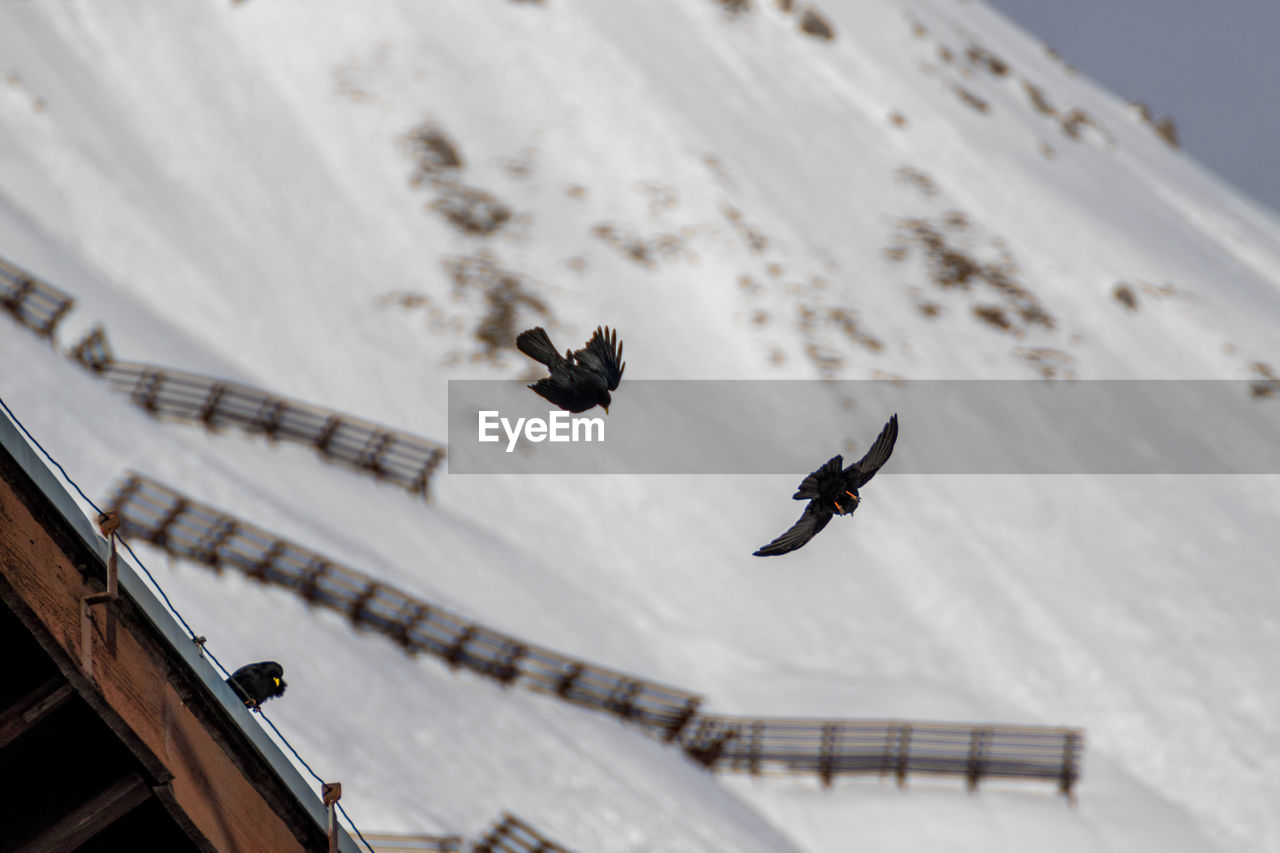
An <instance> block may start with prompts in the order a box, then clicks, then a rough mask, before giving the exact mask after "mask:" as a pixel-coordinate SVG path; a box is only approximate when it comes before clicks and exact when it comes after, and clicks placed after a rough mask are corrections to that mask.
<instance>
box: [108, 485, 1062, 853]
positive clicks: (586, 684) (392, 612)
mask: <svg viewBox="0 0 1280 853" xmlns="http://www.w3.org/2000/svg"><path fill="white" fill-rule="evenodd" d="M108 504H109V506H111V507H112V508H114V509H116V510H118V511H119V512H120V522H121V533H122V534H123V535H125V536H126V537H136V538H138V539H142V540H146V541H148V542H150V543H152V544H154V545H156V546H157V547H160V548H162V549H164V550H165V551H167V552H168V553H169V554H171V555H173V556H175V557H179V558H185V559H189V560H192V561H194V562H196V563H199V564H202V565H206V566H210V567H212V568H214V569H215V570H219V571H220V570H222V569H224V568H233V569H236V570H238V571H241V572H243V573H245V574H246V575H248V576H250V577H252V578H255V579H257V580H259V581H261V582H262V583H267V584H273V585H275V586H280V587H283V588H285V589H288V590H290V591H292V592H293V593H295V594H296V595H298V596H300V597H301V598H302V599H303V600H304V601H306V602H308V603H309V604H313V605H319V606H323V607H327V608H329V609H331V610H336V611H338V612H340V613H343V614H345V615H347V616H348V618H350V620H351V622H352V624H353V625H354V626H355V627H357V628H364V629H369V630H374V631H378V632H379V633H382V634H384V635H386V636H388V637H389V638H391V639H392V640H393V641H395V642H396V643H397V644H399V645H400V646H401V647H402V648H403V649H405V651H407V652H409V653H411V654H412V653H417V652H426V653H429V654H433V655H435V656H437V657H439V658H441V659H442V660H444V661H445V663H446V664H448V665H449V666H450V667H453V668H465V669H468V670H470V671H472V672H475V673H478V674H480V675H484V676H487V677H489V678H493V679H495V680H497V681H499V682H500V683H502V684H503V685H514V684H519V685H522V686H525V687H528V688H530V689H532V690H536V691H539V692H542V693H548V694H551V695H554V696H558V697H559V698H561V699H563V700H565V701H568V702H571V703H573V704H575V705H580V706H583V707H586V708H590V709H592V710H597V711H603V712H605V713H609V714H612V715H614V716H616V717H619V718H620V719H622V720H624V721H626V722H628V723H631V724H633V725H637V726H639V727H640V728H641V729H642V730H644V731H646V732H647V733H649V734H651V735H654V736H657V737H660V738H661V739H663V740H665V741H667V742H671V743H675V744H677V745H679V746H680V747H681V749H683V750H684V751H685V753H686V754H687V755H688V756H689V757H690V758H691V759H693V760H694V761H696V762H698V763H699V764H701V765H702V766H704V767H707V768H708V769H710V770H719V771H729V772H741V773H750V774H752V775H760V776H762V775H803V776H816V777H817V778H818V779H819V780H820V781H821V782H822V784H823V785H824V786H830V785H831V784H833V782H834V780H835V779H836V777H837V776H840V775H879V776H881V777H892V778H894V779H896V780H897V782H898V784H899V785H905V784H906V782H907V779H908V777H909V776H911V775H935V776H952V777H961V778H963V779H964V780H965V781H966V784H967V785H968V787H969V789H970V790H976V789H977V788H978V785H979V783H980V782H981V781H982V780H984V779H1011V780H1026V781H1041V782H1045V781H1047V782H1052V783H1056V786H1057V790H1058V791H1059V792H1060V793H1061V794H1063V795H1064V796H1066V797H1067V799H1068V801H1069V802H1074V796H1075V786H1076V783H1077V782H1078V781H1079V778H1080V772H1081V764H1082V761H1083V756H1084V732H1083V731H1082V730H1080V729H1075V728H1063V727H1040V726H1006V725H968V724H949V723H933V722H902V721H882V720H818V719H753V718H748V717H730V716H722V715H715V714H707V713H703V712H702V711H701V710H700V706H701V705H702V701H703V700H702V697H700V696H698V695H696V694H693V693H689V692H687V691H684V690H680V689H678V688H674V687H669V686H667V685H664V684H659V683H656V682H651V681H647V680H645V679H641V678H636V677H634V676H631V675H627V674H625V673H621V672H618V671H616V670H612V669H608V668H605V667H601V666H597V665H595V664H592V663H588V662H586V661H581V660H577V659H575V658H572V657H569V656H567V655H562V654H560V653H558V652H553V651H550V650H548V649H543V648H540V647H538V646H534V645H531V644H529V643H526V642H524V641H522V640H519V639H516V638H514V637H510V636H508V635H505V634H502V633H500V632H498V631H494V630H492V629H489V628H486V627H484V626H482V625H479V624H477V623H475V622H472V621H470V620H467V619H464V618H463V617H461V616H458V615H456V614H454V613H452V612H450V611H448V610H446V609H444V608H441V607H438V606H437V605H435V604H433V603H431V602H427V601H423V600H420V599H418V598H415V597H413V596H411V595H409V594H408V593H405V592H401V591H399V590H397V589H395V588H393V587H390V586H388V585H386V584H383V583H381V582H379V581H377V580H375V579H373V578H371V577H369V576H367V575H364V574H362V573H360V572H357V571H355V570H354V569H350V568H347V567H345V566H342V565H340V564H338V563H335V562H333V561H331V560H328V559H326V558H325V557H323V556H321V555H320V554H317V553H315V552H313V551H309V550H307V549H305V548H303V547H301V546H299V545H295V544H293V543H291V542H288V541H286V540H284V539H281V538H279V537H276V536H273V535H271V534H270V533H268V532H266V531H264V530H262V529H260V528H258V527H255V526H253V525H250V524H247V523H245V522H243V521H240V520H239V519H236V518H234V517H232V516H230V515H227V514H226V513H223V512H220V511H218V510H216V509H213V508H211V507H208V506H205V505H203V504H199V503H197V502H195V501H193V500H191V499H190V498H187V497H185V496H184V495H182V494H180V493H179V492H177V491H174V490H173V489H170V488H168V487H167V486H164V485H161V484H160V483H157V482H155V481H154V480H150V479H147V478H145V477H142V476H140V475H137V474H133V475H130V476H129V477H128V478H127V479H126V480H125V482H124V483H123V484H122V485H121V486H120V487H119V488H118V489H117V491H116V493H115V495H114V497H113V498H112V499H111V500H110V501H109V502H108ZM494 849H502V848H494Z"/></svg>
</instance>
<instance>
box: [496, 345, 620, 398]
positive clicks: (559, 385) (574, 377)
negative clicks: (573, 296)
mask: <svg viewBox="0 0 1280 853" xmlns="http://www.w3.org/2000/svg"><path fill="white" fill-rule="evenodd" d="M516 348H517V349H519V350H520V352H522V353H524V354H525V355H527V356H529V358H531V359H533V360H534V361H537V362H541V363H542V364H545V365H546V366H547V367H548V368H549V369H550V370H551V375H550V376H548V377H547V378H546V379H539V380H538V381H537V382H535V383H533V384H532V385H530V386H529V387H530V388H532V389H533V390H534V391H535V392H537V393H538V394H539V395H541V396H543V397H545V398H546V399H548V400H550V401H551V402H553V403H555V404H556V405H557V406H559V407H560V408H562V409H565V410H566V411H570V412H585V411H586V410H587V409H590V408H591V407H592V406H600V407H601V408H602V409H604V413H605V414H606V415H607V414H609V404H610V403H611V402H613V401H612V400H611V399H610V398H609V392H610V391H616V390H618V383H619V382H621V381H622V371H623V370H625V369H626V367H627V365H626V364H625V363H623V361H622V344H620V343H618V333H617V331H616V330H615V331H613V332H610V331H609V327H608V326H605V327H603V328H601V327H599V326H597V327H596V331H595V334H593V335H592V336H591V340H589V341H587V345H586V346H585V347H583V348H582V349H580V350H578V351H577V352H569V351H568V350H565V352H564V355H560V353H558V352H556V348H555V347H554V346H552V344H551V338H549V337H547V331H546V329H544V328H542V327H541V326H536V327H534V328H532V329H529V330H528V331H527V332H521V333H520V335H519V337H517V338H516Z"/></svg>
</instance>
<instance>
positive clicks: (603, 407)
mask: <svg viewBox="0 0 1280 853" xmlns="http://www.w3.org/2000/svg"><path fill="white" fill-rule="evenodd" d="M600 408H602V409H604V413H605V414H606V415H607V414H609V407H608V406H603V405H602V406H601V407H600Z"/></svg>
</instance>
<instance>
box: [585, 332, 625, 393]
mask: <svg viewBox="0 0 1280 853" xmlns="http://www.w3.org/2000/svg"><path fill="white" fill-rule="evenodd" d="M573 357H574V358H575V359H577V361H578V363H579V364H584V365H586V366H588V367H593V368H595V369H596V370H599V371H600V372H601V373H603V374H604V378H605V382H606V383H607V384H608V386H609V390H610V391H617V390H618V383H619V382H621V381H622V371H624V370H626V369H627V365H626V362H624V361H623V360H622V344H620V343H618V331H617V330H616V329H614V330H613V331H610V330H609V327H608V326H603V327H601V326H596V331H595V333H594V334H593V335H592V336H591V340H589V341H587V345H586V346H585V347H583V348H582V349H580V350H578V351H577V352H575V353H574V354H573Z"/></svg>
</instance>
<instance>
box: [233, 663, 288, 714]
mask: <svg viewBox="0 0 1280 853" xmlns="http://www.w3.org/2000/svg"><path fill="white" fill-rule="evenodd" d="M227 684H230V685H231V689H232V690H234V691H235V692H236V695H237V696H239V697H240V699H241V701H243V702H244V704H245V706H246V707H248V708H253V707H256V706H258V705H261V704H262V703H263V702H265V701H267V700H268V699H271V698H273V697H275V696H283V695H284V688H285V687H286V686H287V685H286V684H285V683H284V667H282V666H281V665H280V664H278V663H276V662H275V661H273V660H264V661H262V662H260V663H250V664H246V665H244V666H242V667H240V668H239V669H237V670H236V671H235V672H233V673H231V677H230V678H228V679H227Z"/></svg>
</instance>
